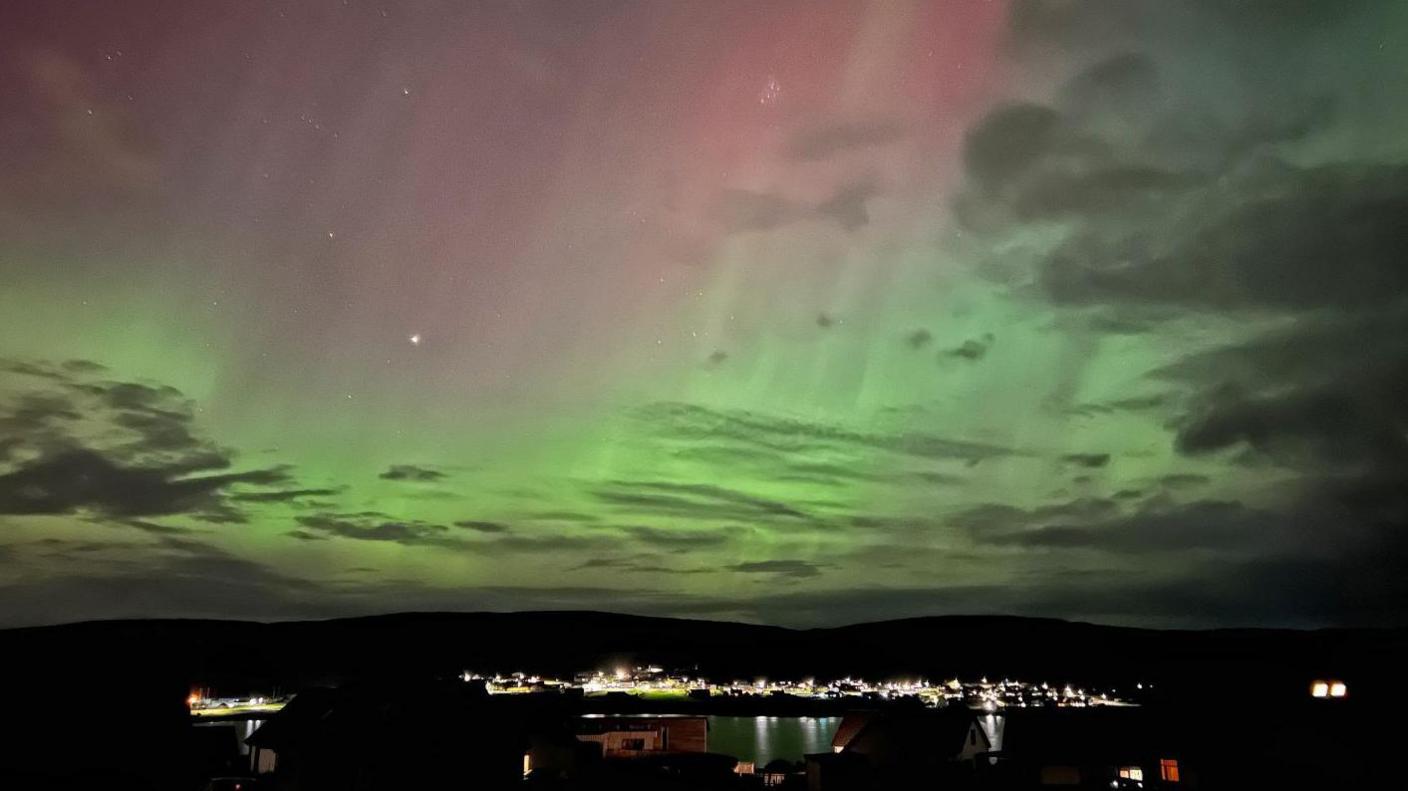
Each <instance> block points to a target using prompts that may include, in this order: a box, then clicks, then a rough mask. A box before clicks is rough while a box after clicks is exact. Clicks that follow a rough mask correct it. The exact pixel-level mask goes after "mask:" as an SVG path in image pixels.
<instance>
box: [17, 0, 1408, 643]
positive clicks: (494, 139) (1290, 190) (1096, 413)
mask: <svg viewBox="0 0 1408 791" xmlns="http://www.w3.org/2000/svg"><path fill="white" fill-rule="evenodd" d="M6 17H7V21H6V23H5V25H4V26H3V27H0V85H3V86H4V88H3V90H0V625H8V626H15V625H30V624H44V623H55V622H67V621H75V620H84V619H94V618H117V617H221V618H248V619H261V620H270V619H290V618H311V617H319V618H321V617H335V616H343V615H354V614H364V613H377V612H392V611H403V610H484V609H491V610H526V609H598V610H611V611H619V612H630V613H642V614H652V615H675V616H685V617H694V618H710V619H731V620H745V621H753V622H763V623H775V624H782V625H790V626H825V625H837V624H842V623H850V622H858V621H868V620H881V619H889V618H899V617H910V616H918V615H935V614H990V613H1002V614H1016V615H1034V616H1051V617H1061V618H1072V619H1080V620H1089V621H1096V622H1101V623H1112V624H1129V625H1136V626H1150V627H1160V628H1169V627H1172V628H1197V627H1219V626H1295V627H1317V626H1329V625H1339V626H1360V625H1391V624H1392V625H1402V624H1405V623H1408V581H1405V578H1404V576H1403V574H1402V570H1403V569H1404V568H1408V533H1405V531H1408V398H1405V394H1408V257H1405V254H1404V251H1405V250H1408V222H1405V219H1408V137H1405V136H1404V135H1403V134H1402V130H1404V129H1408V98H1405V95H1404V93H1403V90H1402V86H1403V85H1404V84H1405V81H1408V52H1405V44H1404V42H1405V41H1408V5H1405V4H1403V3H1399V2H1392V0H1384V1H1383V2H1369V1H1367V0H1364V1H1347V2H1338V3H1323V2H1315V1H1314V0H1290V1H1288V2H1272V0H1243V1H1242V2H1232V0H1227V1H1226V2H1223V1H1221V0H1181V1H1180V2H1169V1H1167V0H1129V1H1116V0H1086V1H1084V2H1075V1H1074V0H1006V1H1005V2H1004V1H1003V0H991V1H989V2H983V1H981V0H953V1H952V2H922V1H919V0H914V1H910V0H886V1H885V2H870V3H867V2H787V1H784V0H778V1H776V2H733V1H732V0H719V1H718V2H708V3H702V2H683V1H681V2H668V1H664V2H615V1H614V0H613V1H608V0H600V1H597V0H584V1H583V2H574V3H563V2H527V1H525V2H507V1H505V2H484V3H450V2H428V1H427V2H421V1H419V0H410V1H408V2H364V1H363V0H309V1H308V2H293V1H292V0H286V1H284V2H278V1H268V2H264V1H257V0H256V1H251V2H239V3H233V2H214V1H213V0H192V1H191V2H158V1H157V0H124V2H121V3H112V2H82V1H78V0H75V1H73V2H38V1H31V0H19V2H15V3H11V4H7V13H6Z"/></svg>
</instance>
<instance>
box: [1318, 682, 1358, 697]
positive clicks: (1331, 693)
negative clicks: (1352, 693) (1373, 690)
mask: <svg viewBox="0 0 1408 791" xmlns="http://www.w3.org/2000/svg"><path fill="white" fill-rule="evenodd" d="M1348 692H1349V688H1348V687H1346V686H1345V685H1344V682H1343V681H1336V680H1333V679H1331V680H1328V681H1322V680H1320V679H1316V680H1315V681H1312V682H1311V684H1310V697H1312V698H1342V697H1344V696H1345V695H1346V694H1348Z"/></svg>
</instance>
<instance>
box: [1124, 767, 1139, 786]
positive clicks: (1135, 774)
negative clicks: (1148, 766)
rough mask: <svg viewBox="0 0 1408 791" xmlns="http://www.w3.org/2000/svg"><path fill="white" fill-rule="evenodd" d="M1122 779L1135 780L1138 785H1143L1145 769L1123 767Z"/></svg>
mask: <svg viewBox="0 0 1408 791" xmlns="http://www.w3.org/2000/svg"><path fill="white" fill-rule="evenodd" d="M1120 779H1121V780H1133V781H1135V782H1137V783H1142V782H1144V769H1143V768H1142V767H1138V766H1121V767H1120Z"/></svg>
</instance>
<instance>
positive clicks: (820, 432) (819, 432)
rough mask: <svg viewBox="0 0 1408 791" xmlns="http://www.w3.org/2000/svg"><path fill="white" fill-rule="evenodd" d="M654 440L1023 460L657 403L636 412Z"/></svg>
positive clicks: (1008, 452) (978, 446)
mask: <svg viewBox="0 0 1408 791" xmlns="http://www.w3.org/2000/svg"><path fill="white" fill-rule="evenodd" d="M636 415H637V417H638V418H640V419H641V420H644V421H646V423H647V424H648V426H647V428H648V429H649V430H650V431H651V432H652V433H654V434H655V435H656V436H659V437H661V438H662V439H665V440H669V441H678V442H682V443H688V444H690V445H692V444H693V443H694V442H697V441H706V442H712V443H715V446H716V447H717V446H719V443H722V442H731V443H735V446H741V447H742V449H746V450H771V451H774V452H777V453H781V454H785V455H792V454H802V453H805V454H809V455H813V456H815V455H822V454H825V453H827V452H831V453H844V452H847V451H850V452H863V451H865V450H883V451H887V452H890V453H894V454H897V455H900V456H909V457H913V458H918V459H955V460H959V461H963V462H966V463H967V464H969V465H973V464H978V463H980V462H982V461H983V460H985V459H992V458H1003V457H1012V456H1024V455H1028V454H1027V453H1026V452H1025V451H1021V450H1018V449H1015V448H1009V447H1004V446H1000V445H992V444H988V443H981V442H969V441H965V440H957V439H950V438H947V437H940V436H935V435H932V434H923V433H919V432H910V433H905V434H886V433H877V432H865V431H856V430H852V429H848V428H845V427H842V426H839V425H828V424H824V423H814V422H808V421H802V420H797V419H794V418H787V417H777V416H772V415H766V414H761V413H756V412H747V411H743V410H729V411H723V410H713V409H708V408H705V407H701V406H697V405H694V404H681V403H673V402H660V403H655V404H651V405H649V406H646V407H643V408H641V409H639V410H636Z"/></svg>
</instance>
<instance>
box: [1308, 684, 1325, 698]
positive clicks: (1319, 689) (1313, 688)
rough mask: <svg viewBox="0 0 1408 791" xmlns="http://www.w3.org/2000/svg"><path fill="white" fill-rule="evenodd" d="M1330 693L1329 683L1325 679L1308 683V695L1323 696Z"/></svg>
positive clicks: (1313, 696)
mask: <svg viewBox="0 0 1408 791" xmlns="http://www.w3.org/2000/svg"><path fill="white" fill-rule="evenodd" d="M1329 695H1330V685H1329V683H1328V682H1325V681H1315V682H1313V683H1312V684H1311V685H1310V697H1312V698H1324V697H1329Z"/></svg>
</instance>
